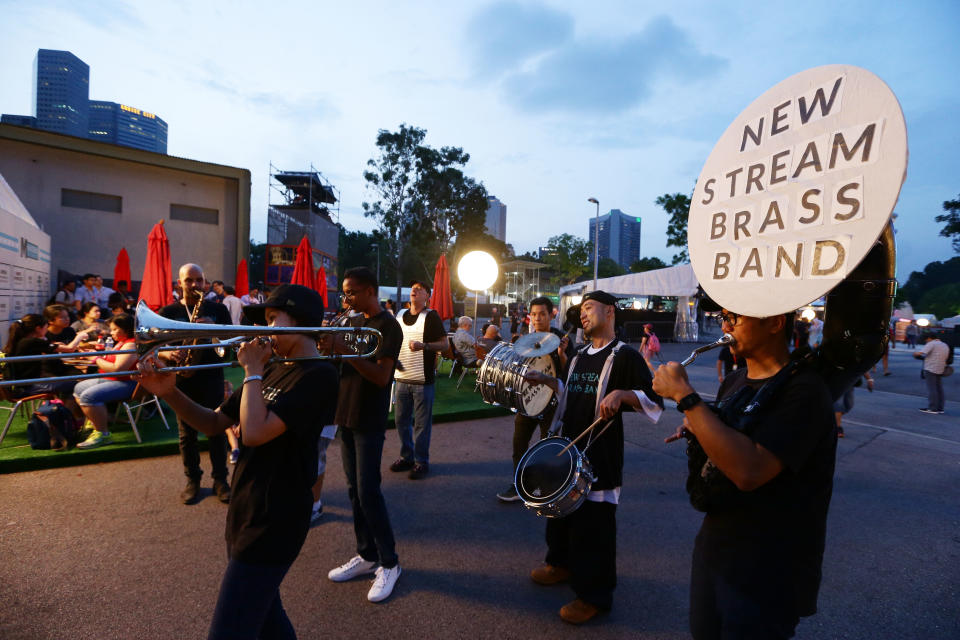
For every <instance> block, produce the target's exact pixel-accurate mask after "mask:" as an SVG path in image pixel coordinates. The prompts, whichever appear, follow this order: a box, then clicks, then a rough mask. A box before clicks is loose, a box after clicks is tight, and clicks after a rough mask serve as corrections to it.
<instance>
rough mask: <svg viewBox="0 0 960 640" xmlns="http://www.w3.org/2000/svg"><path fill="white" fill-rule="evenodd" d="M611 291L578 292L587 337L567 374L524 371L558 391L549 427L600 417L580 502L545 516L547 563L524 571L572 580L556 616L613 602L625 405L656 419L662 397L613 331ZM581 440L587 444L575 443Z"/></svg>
mask: <svg viewBox="0 0 960 640" xmlns="http://www.w3.org/2000/svg"><path fill="white" fill-rule="evenodd" d="M616 303H617V298H615V297H614V296H612V295H610V294H608V293H605V292H603V291H592V292H590V293H588V294H587V295H585V296H584V297H583V302H582V304H581V307H580V321H581V323H582V324H583V334H584V337H585V338H586V340H587V344H586V345H585V346H583V347H582V348H581V349H580V350H579V351H578V352H577V354H576V355H575V356H574V357H573V359H572V360H571V361H570V363H569V367H568V373H567V377H566V382H565V383H564V384H561V383H560V381H559V380H558V379H557V378H553V377H551V376H546V375H544V374H542V373H540V372H539V371H533V372H531V373H529V374H527V379H528V380H530V381H531V382H534V383H541V384H547V385H549V386H550V387H551V388H552V389H553V390H554V391H555V392H557V393H559V398H560V400H559V402H558V404H557V410H556V413H555V414H554V418H553V424H552V425H551V427H550V431H551V433H556V432H557V431H559V432H560V435H562V436H564V437H566V438H569V439H571V440H572V439H574V438H576V437H577V436H579V435H580V434H581V433H583V431H584V430H585V429H586V428H587V427H588V426H590V425H591V424H593V423H594V421H595V420H596V419H597V418H602V420H603V422H601V423H600V424H599V425H598V426H597V427H596V429H595V430H594V431H593V432H592V433H593V434H598V433H599V432H600V431H601V430H602V429H603V428H604V425H605V423H606V422H607V421H609V422H610V425H609V428H607V430H606V431H605V432H604V433H603V435H601V436H599V437H596V438H595V439H592V437H591V436H585V438H587V442H588V443H590V450H589V452H588V459H589V460H590V463H591V464H592V465H593V473H594V476H595V477H596V480H595V481H594V482H593V485H592V486H591V489H590V493H589V494H588V495H587V499H586V500H585V501H584V502H583V504H582V505H581V506H580V508H579V509H577V510H576V511H574V512H573V513H571V514H569V515H567V516H566V517H563V518H551V519H548V520H547V532H546V538H547V556H546V564H544V565H543V566H541V567H538V568H536V569H534V570H533V571H532V572H531V573H530V577H531V579H533V581H534V582H536V583H537V584H542V585H550V584H556V583H558V582H565V581H568V580H569V581H570V585H571V586H572V587H573V591H574V593H575V594H576V595H577V599H576V600H574V601H573V602H570V603H568V604H566V605H564V606H563V607H562V608H561V609H560V617H561V618H563V620H565V621H566V622H569V623H571V624H581V623H583V622H586V621H587V620H590V619H591V618H593V617H594V616H596V615H597V614H598V613H600V612H601V611H608V610H609V609H610V607H611V606H612V605H613V590H614V587H616V584H617V566H616V543H617V522H616V512H617V504H618V503H619V501H620V486H621V485H622V484H623V417H622V412H623V411H629V410H640V411H643V412H644V413H646V415H647V416H648V417H649V418H650V419H651V420H652V421H653V422H656V421H657V420H658V419H659V418H660V413H661V411H662V409H663V402H662V400H661V399H660V397H659V396H658V395H657V394H656V393H654V391H653V387H652V376H651V374H650V370H649V369H648V368H647V364H646V362H644V360H643V358H642V357H641V356H640V354H639V353H637V351H636V350H635V349H633V348H632V347H630V346H628V345H626V344H625V343H623V342H621V341H620V340H618V339H617V337H616V329H615V327H616V314H617V307H616ZM578 444H580V445H581V447H585V446H586V444H583V441H581V443H578Z"/></svg>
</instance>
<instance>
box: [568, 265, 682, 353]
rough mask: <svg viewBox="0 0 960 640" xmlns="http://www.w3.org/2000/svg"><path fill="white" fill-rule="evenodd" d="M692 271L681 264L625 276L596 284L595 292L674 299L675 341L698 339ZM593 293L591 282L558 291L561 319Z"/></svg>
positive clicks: (605, 279) (569, 286)
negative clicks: (571, 308)
mask: <svg viewBox="0 0 960 640" xmlns="http://www.w3.org/2000/svg"><path fill="white" fill-rule="evenodd" d="M698 284H699V283H698V282H697V277H696V276H695V275H694V273H693V267H692V266H690V265H689V264H681V265H677V266H675V267H666V268H665V269H656V270H654V271H644V272H643V273H628V274H626V275H622V276H615V277H613V278H601V279H599V280H597V290H598V291H606V292H607V293H611V294H613V295H618V296H633V297H639V296H675V297H677V298H678V301H677V320H676V326H675V328H674V334H675V335H676V337H677V339H678V340H692V341H695V340H696V339H697V322H696V320H697V307H696V303H695V301H694V296H695V295H696V293H697V287H698ZM589 291H593V280H587V281H584V282H577V283H576V284H570V285H567V286H565V287H561V288H560V315H559V316H558V317H560V318H563V317H564V314H566V312H567V309H569V308H570V307H571V306H572V305H573V304H575V301H574V298H579V297H581V296H583V295H584V294H585V293H587V292H589Z"/></svg>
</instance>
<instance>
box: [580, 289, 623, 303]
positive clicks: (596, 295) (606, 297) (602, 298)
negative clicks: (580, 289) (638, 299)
mask: <svg viewBox="0 0 960 640" xmlns="http://www.w3.org/2000/svg"><path fill="white" fill-rule="evenodd" d="M620 299H621V298H618V297H616V296H614V295H611V294H609V293H607V292H606V291H591V292H590V293H587V294H584V296H583V299H582V300H580V304H583V303H584V302H586V301H587V300H596V301H597V302H600V303H602V304H611V305H614V306H616V304H617V301H618V300H620Z"/></svg>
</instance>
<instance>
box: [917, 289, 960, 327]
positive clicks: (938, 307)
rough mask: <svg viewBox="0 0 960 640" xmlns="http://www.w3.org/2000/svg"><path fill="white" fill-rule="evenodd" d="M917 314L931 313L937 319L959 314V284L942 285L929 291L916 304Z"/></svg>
mask: <svg viewBox="0 0 960 640" xmlns="http://www.w3.org/2000/svg"><path fill="white" fill-rule="evenodd" d="M914 310H915V311H917V312H918V313H932V314H933V315H935V316H937V317H938V318H951V317H953V316H955V315H958V314H960V283H958V282H954V283H951V284H942V285H940V286H938V287H934V288H933V289H930V290H929V291H927V292H926V293H924V294H923V296H922V297H921V298H920V300H919V301H918V302H917V304H916V306H915V307H914Z"/></svg>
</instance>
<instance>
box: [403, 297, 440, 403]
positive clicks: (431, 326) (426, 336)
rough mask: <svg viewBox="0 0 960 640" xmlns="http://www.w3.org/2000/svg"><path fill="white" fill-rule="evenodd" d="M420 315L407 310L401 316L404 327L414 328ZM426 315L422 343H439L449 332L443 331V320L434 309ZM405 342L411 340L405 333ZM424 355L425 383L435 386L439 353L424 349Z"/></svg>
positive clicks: (427, 311) (428, 310)
mask: <svg viewBox="0 0 960 640" xmlns="http://www.w3.org/2000/svg"><path fill="white" fill-rule="evenodd" d="M420 313H424V311H421V312H420ZM420 313H418V314H416V315H414V314H413V312H412V311H410V310H409V309H407V312H406V313H404V314H403V315H402V316H401V317H402V318H403V324H404V327H412V326H413V325H415V324H416V323H417V319H418V318H419V317H420ZM426 314H427V317H426V318H425V319H424V321H423V340H422V341H421V342H437V341H438V340H441V339H443V338H445V337H446V335H447V332H446V331H444V329H443V320H441V319H440V314H439V313H437V312H436V311H434V310H433V309H427V310H426ZM404 327H401V328H404ZM403 340H404V342H408V341H409V340H410V338H407V337H406V333H404V338H403ZM422 353H423V376H424V381H423V383H424V384H433V379H434V374H435V373H436V371H435V368H436V361H437V352H436V351H430V350H429V349H424V350H423V351H422Z"/></svg>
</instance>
